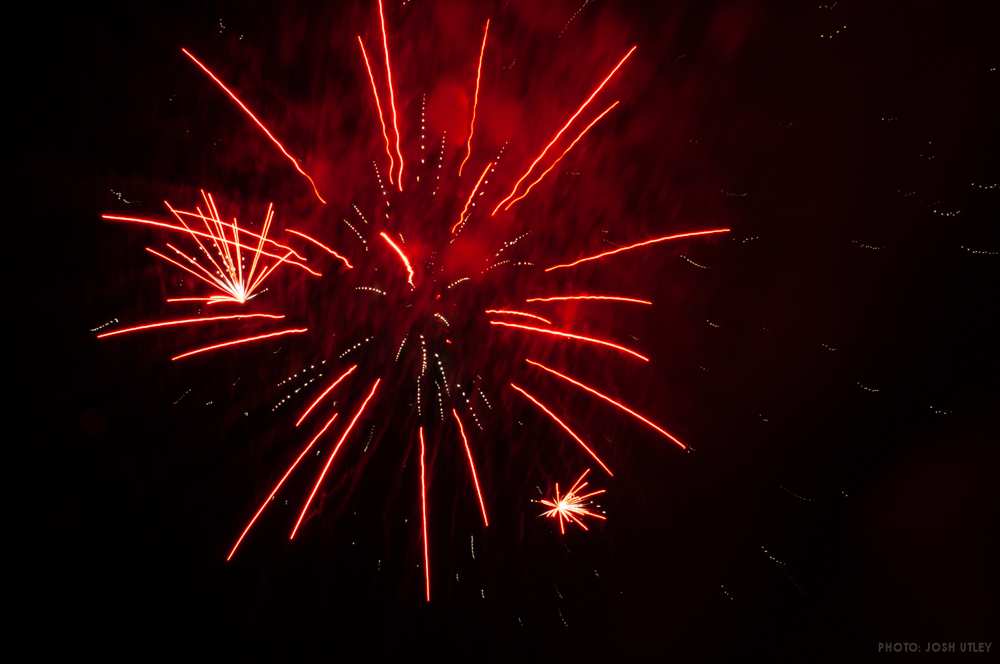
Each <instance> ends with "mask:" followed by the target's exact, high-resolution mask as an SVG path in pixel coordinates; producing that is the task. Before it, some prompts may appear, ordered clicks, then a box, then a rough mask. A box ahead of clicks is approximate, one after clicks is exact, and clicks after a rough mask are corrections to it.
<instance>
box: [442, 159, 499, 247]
mask: <svg viewBox="0 0 1000 664" xmlns="http://www.w3.org/2000/svg"><path fill="white" fill-rule="evenodd" d="M492 167H493V162H492V161H491V162H490V163H488V164H486V168H484V169H483V172H482V173H481V174H480V175H479V179H478V180H476V186H474V187H473V188H472V191H470V192H469V198H467V199H466V201H465V207H463V208H462V211H461V212H460V213H459V214H458V221H456V222H455V225H454V226H452V227H451V234H452V235H454V234H455V231H456V230H458V227H459V226H461V225H462V221H463V220H464V219H465V213H466V212H468V211H469V206H470V205H472V197H473V196H475V195H476V192H477V191H479V185H480V184H482V182H483V178H485V177H486V174H487V173H489V172H490V168H492Z"/></svg>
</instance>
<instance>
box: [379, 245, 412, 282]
mask: <svg viewBox="0 0 1000 664" xmlns="http://www.w3.org/2000/svg"><path fill="white" fill-rule="evenodd" d="M379 237H381V238H382V239H383V240H385V241H386V242H388V243H389V246H390V247H392V249H393V251H395V252H396V254H397V255H398V256H399V260H401V261H403V266H404V267H405V268H406V274H407V277H406V283H408V284H410V288H413V287H414V286H413V266H412V265H410V259H409V258H407V257H406V254H404V253H403V250H402V249H400V248H399V245H398V244H396V243H395V242H393V241H392V238H391V237H389V236H388V235H387V234H386V232H385V231H382V232H381V233H379Z"/></svg>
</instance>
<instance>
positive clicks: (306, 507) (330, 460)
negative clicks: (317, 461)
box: [288, 378, 382, 540]
mask: <svg viewBox="0 0 1000 664" xmlns="http://www.w3.org/2000/svg"><path fill="white" fill-rule="evenodd" d="M380 382H382V379H381V378H377V379H375V382H374V383H373V384H372V389H371V390H370V391H369V392H368V396H366V397H365V400H364V401H363V402H362V403H361V406H360V407H359V408H358V410H357V411H356V412H355V413H354V417H352V418H351V421H350V422H349V423H348V425H347V428H346V429H344V433H343V434H341V436H340V440H338V441H337V444H336V446H334V448H333V451H332V452H330V458H328V459H327V460H326V465H324V466H323V470H322V471H320V474H319V477H317V478H316V484H315V485H314V486H313V488H312V491H311V492H309V497H308V498H306V503H305V505H303V506H302V511H301V512H300V513H299V518H298V520H297V521H296V522H295V527H294V528H292V534H291V535H289V537H288V539H289V540H293V539H295V534H296V533H297V532H298V531H299V526H301V525H302V520H303V519H304V518H306V512H308V511H309V506H310V505H311V504H312V501H313V498H315V497H316V492H317V491H319V487H320V485H322V484H323V479H324V478H325V477H326V473H327V471H328V470H330V464H332V463H333V459H334V457H336V456H337V452H338V451H340V446H341V445H343V444H344V441H345V440H347V436H348V435H349V434H350V433H351V429H353V428H354V424H355V423H356V422H357V421H358V418H360V417H361V414H362V413H363V412H365V408H366V407H367V406H368V402H369V401H371V399H372V397H373V396H375V390H377V389H378V384H379V383H380Z"/></svg>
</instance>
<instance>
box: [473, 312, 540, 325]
mask: <svg viewBox="0 0 1000 664" xmlns="http://www.w3.org/2000/svg"><path fill="white" fill-rule="evenodd" d="M484 313H487V314H496V315H500V316H523V317H524V318H533V319H535V320H537V321H540V322H542V323H545V324H546V325H552V321H550V320H549V319H548V318H542V317H541V316H536V315H535V314H529V313H528V312H527V311H516V310H514V309H487V310H486V311H485V312H484Z"/></svg>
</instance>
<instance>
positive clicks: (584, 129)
mask: <svg viewBox="0 0 1000 664" xmlns="http://www.w3.org/2000/svg"><path fill="white" fill-rule="evenodd" d="M619 103H620V102H617V101H616V102H615V103H613V104H611V105H610V106H608V107H607V108H606V109H604V110H603V111H602V112H601V114H600V115H598V116H597V117H596V118H594V119H593V120H591V121H590V124H588V125H587V126H586V127H584V128H583V131H581V132H580V133H579V134H577V136H576V138H574V139H573V141H572V142H571V143H570V144H569V145H568V146H567V147H566V149H565V150H563V151H562V154H560V155H559V156H558V157H556V158H555V160H554V161H553V162H552V163H551V164H549V167H548V168H546V169H545V170H544V171H542V172H541V173H540V174H539V175H538V177H537V178H535V179H534V180H533V181H532V182H531V184H529V185H528V186H527V188H526V189H525V190H524V192H523V193H522V194H521V195H520V196H518V197H517V198H515V199H513V200H511V202H510V203H507V205H506V206H505V207H504V211H505V212H506V211H507V210H509V209H511V207H513V206H514V204H515V203H517V202H518V201H520V200H521V199H523V198H524V197H525V196H527V195H528V194H529V193H531V190H532V189H534V188H535V185H536V184H538V183H539V182H541V181H542V180H543V179H544V178H545V176H546V175H548V174H549V173H550V172H551V171H552V169H554V168H555V167H556V166H558V165H559V162H561V161H562V160H563V157H565V156H566V155H567V154H569V151H570V150H572V149H573V146H575V145H576V144H577V143H579V142H580V139H582V138H583V137H584V136H585V135H586V134H587V132H588V131H590V128H591V127H593V126H594V125H595V124H597V123H598V122H600V120H601V118H603V117H604V116H605V115H607V114H608V113H610V112H611V111H612V110H614V108H615V106H617V105H618V104H619Z"/></svg>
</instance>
